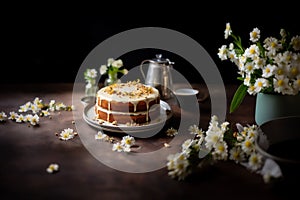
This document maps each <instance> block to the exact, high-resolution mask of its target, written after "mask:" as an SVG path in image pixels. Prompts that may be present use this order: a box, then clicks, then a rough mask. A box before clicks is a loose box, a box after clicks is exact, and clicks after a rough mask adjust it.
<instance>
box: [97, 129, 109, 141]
mask: <svg viewBox="0 0 300 200" xmlns="http://www.w3.org/2000/svg"><path fill="white" fill-rule="evenodd" d="M108 139H109V136H108V135H107V134H105V133H103V132H102V131H98V133H97V134H96V135H95V140H101V141H108Z"/></svg>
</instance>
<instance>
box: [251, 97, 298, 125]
mask: <svg viewBox="0 0 300 200" xmlns="http://www.w3.org/2000/svg"><path fill="white" fill-rule="evenodd" d="M290 116H300V94H298V95H280V94H264V93H258V94H257V97H256V105H255V122H256V124H257V125H262V124H263V123H265V122H267V121H270V120H273V119H277V118H282V117H290Z"/></svg>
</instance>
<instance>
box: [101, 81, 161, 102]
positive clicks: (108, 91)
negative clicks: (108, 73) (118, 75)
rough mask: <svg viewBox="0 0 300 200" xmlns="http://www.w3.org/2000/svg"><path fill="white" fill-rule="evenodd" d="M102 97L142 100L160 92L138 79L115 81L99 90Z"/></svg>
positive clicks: (154, 96)
mask: <svg viewBox="0 0 300 200" xmlns="http://www.w3.org/2000/svg"><path fill="white" fill-rule="evenodd" d="M98 93H99V94H102V97H105V98H108V99H111V100H116V101H128V100H142V99H145V98H156V97H157V96H158V94H159V92H158V91H157V90H156V89H155V88H153V87H151V86H147V85H144V84H142V83H140V82H139V80H137V81H128V82H126V83H115V84H113V85H110V86H107V87H104V88H102V89H101V90H99V92H98Z"/></svg>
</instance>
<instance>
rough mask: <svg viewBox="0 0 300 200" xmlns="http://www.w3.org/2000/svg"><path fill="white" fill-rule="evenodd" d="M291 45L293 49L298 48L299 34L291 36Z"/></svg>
mask: <svg viewBox="0 0 300 200" xmlns="http://www.w3.org/2000/svg"><path fill="white" fill-rule="evenodd" d="M291 45H292V47H293V49H294V50H296V51H299V50H300V36H299V35H296V36H294V37H292V39H291Z"/></svg>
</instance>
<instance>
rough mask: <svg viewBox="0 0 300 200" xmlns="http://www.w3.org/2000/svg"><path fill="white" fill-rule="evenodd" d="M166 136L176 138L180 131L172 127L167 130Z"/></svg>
mask: <svg viewBox="0 0 300 200" xmlns="http://www.w3.org/2000/svg"><path fill="white" fill-rule="evenodd" d="M166 134H167V136H169V137H174V136H175V135H177V134H178V131H177V130H176V129H175V128H173V127H171V128H168V129H167V131H166Z"/></svg>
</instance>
